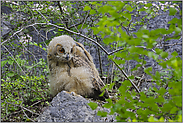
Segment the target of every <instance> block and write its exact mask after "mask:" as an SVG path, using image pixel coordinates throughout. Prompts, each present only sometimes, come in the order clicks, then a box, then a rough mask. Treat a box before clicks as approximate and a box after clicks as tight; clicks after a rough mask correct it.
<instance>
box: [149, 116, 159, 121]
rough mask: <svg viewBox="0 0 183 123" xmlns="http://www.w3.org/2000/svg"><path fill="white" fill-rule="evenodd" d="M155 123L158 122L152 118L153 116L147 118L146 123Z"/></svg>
mask: <svg viewBox="0 0 183 123" xmlns="http://www.w3.org/2000/svg"><path fill="white" fill-rule="evenodd" d="M157 121H158V119H157V118H155V117H153V116H150V117H149V118H148V122H157Z"/></svg>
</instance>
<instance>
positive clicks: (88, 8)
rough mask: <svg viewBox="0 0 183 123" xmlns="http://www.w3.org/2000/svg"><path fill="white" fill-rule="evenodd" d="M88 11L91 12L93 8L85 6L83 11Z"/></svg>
mask: <svg viewBox="0 0 183 123" xmlns="http://www.w3.org/2000/svg"><path fill="white" fill-rule="evenodd" d="M88 10H91V7H90V6H85V7H84V9H83V11H88Z"/></svg>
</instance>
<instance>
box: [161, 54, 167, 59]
mask: <svg viewBox="0 0 183 123" xmlns="http://www.w3.org/2000/svg"><path fill="white" fill-rule="evenodd" d="M160 55H161V57H162V58H163V59H164V58H167V57H168V53H167V52H161V53H160Z"/></svg>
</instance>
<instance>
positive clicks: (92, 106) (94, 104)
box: [88, 102, 98, 110]
mask: <svg viewBox="0 0 183 123" xmlns="http://www.w3.org/2000/svg"><path fill="white" fill-rule="evenodd" d="M88 105H89V106H90V108H91V109H92V110H95V109H96V108H97V107H98V104H97V103H95V102H90V103H88Z"/></svg>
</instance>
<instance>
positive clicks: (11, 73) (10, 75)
mask: <svg viewBox="0 0 183 123" xmlns="http://www.w3.org/2000/svg"><path fill="white" fill-rule="evenodd" d="M14 75H15V73H14V72H13V71H10V72H9V73H7V76H9V77H13V76H14Z"/></svg>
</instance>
